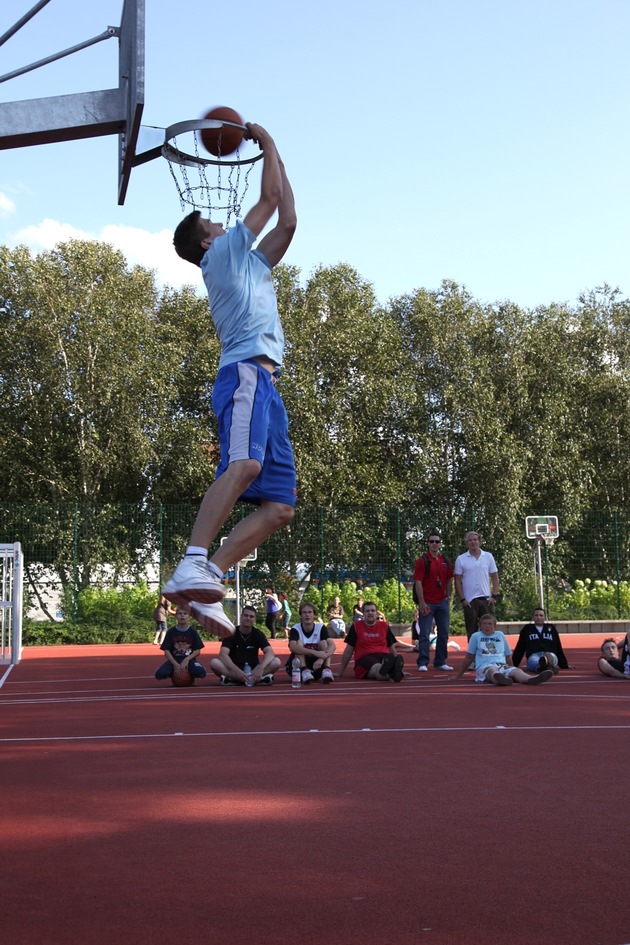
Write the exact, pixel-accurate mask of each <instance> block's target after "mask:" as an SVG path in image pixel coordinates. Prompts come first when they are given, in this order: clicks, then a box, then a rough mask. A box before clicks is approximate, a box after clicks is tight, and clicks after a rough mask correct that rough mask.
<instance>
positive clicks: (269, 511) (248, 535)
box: [211, 474, 295, 571]
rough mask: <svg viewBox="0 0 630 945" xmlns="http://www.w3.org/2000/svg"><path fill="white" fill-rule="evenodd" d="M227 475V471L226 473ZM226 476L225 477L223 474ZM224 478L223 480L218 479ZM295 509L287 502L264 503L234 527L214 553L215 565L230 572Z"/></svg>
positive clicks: (285, 523) (290, 519) (291, 516)
mask: <svg viewBox="0 0 630 945" xmlns="http://www.w3.org/2000/svg"><path fill="white" fill-rule="evenodd" d="M224 475H225V474H224ZM221 478H223V477H221ZM218 481H220V480H218ZM294 514H295V509H294V508H293V506H292V505H285V504H284V502H267V501H266V502H263V503H261V505H260V508H258V509H256V511H255V512H252V513H251V514H250V515H248V516H247V517H246V518H244V519H242V520H241V521H240V522H239V523H238V524H237V525H235V526H234V528H233V529H232V531H231V532H230V534H229V535H228V537H227V539H226V541H224V542H223V544H222V545H221V547H220V548H219V550H218V551H217V552H216V554H214V555H213V556H212V559H211V560H212V562H213V564H216V566H217V567H218V568H220V569H221V571H227V570H228V568H231V567H232V566H233V565H234V564H236V562H237V561H241V560H242V559H243V558H244V557H245V556H246V555H248V554H250V553H251V552H252V551H253V550H254V548H258V546H259V545H262V543H263V542H264V541H265V540H266V539H267V538H269V536H270V535H273V534H274V532H277V531H278V529H280V528H282V527H283V526H284V525H288V523H289V522H291V521H292V520H293V516H294Z"/></svg>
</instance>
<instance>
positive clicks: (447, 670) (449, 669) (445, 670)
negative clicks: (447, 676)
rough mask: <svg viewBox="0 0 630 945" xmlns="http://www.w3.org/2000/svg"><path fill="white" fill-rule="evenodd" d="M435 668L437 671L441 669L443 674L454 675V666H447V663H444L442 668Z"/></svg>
mask: <svg viewBox="0 0 630 945" xmlns="http://www.w3.org/2000/svg"><path fill="white" fill-rule="evenodd" d="M434 668H435V669H441V670H442V672H443V673H452V672H453V667H452V666H447V665H446V663H442V665H441V666H435V667H434Z"/></svg>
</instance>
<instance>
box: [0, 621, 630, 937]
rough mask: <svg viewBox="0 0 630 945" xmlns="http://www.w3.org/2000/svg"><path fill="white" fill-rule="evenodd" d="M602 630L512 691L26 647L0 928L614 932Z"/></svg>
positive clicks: (10, 704) (621, 738) (427, 679)
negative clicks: (274, 676) (192, 667)
mask: <svg viewBox="0 0 630 945" xmlns="http://www.w3.org/2000/svg"><path fill="white" fill-rule="evenodd" d="M599 641H600V638H599V637H595V636H594V635H592V636H588V637H583V636H579V637H565V638H564V643H565V650H566V651H567V655H568V659H569V662H570V663H574V664H576V666H577V669H576V670H573V671H567V672H563V673H561V674H560V675H559V676H558V677H556V678H555V679H554V680H553V681H552V682H551V683H549V684H548V685H546V686H542V687H538V688H535V687H532V688H528V687H525V686H516V685H515V686H513V687H511V688H509V689H499V688H496V687H490V686H477V685H476V684H475V683H474V681H473V675H472V674H467V676H466V677H465V678H464V679H462V680H461V681H459V682H456V681H454V680H452V679H449V678H448V676H447V674H445V673H438V672H435V671H430V672H429V673H427V674H422V675H418V674H417V673H415V675H411V676H410V677H409V678H406V679H405V680H404V681H403V682H402V683H401V684H400V685H395V684H394V683H387V684H379V683H373V682H359V681H356V680H354V679H352V678H350V677H349V678H348V679H343V680H336V681H335V682H334V683H333V684H332V685H331V686H328V687H324V686H322V685H313V686H310V687H303V688H302V689H301V690H300V691H298V692H295V691H293V690H292V689H291V688H290V684H289V681H288V677H287V678H286V679H285V678H284V674H283V673H279V674H278V682H277V684H276V685H275V686H274V687H272V688H269V689H260V688H256V689H254V690H246V689H240V688H239V689H223V688H221V687H219V686H218V685H217V682H216V680H214V679H212V680H207V681H204V682H203V683H202V684H201V685H197V686H196V687H195V688H194V689H184V690H182V689H174V688H172V687H171V686H170V685H168V684H162V683H157V682H156V681H155V680H154V679H153V678H152V673H153V671H154V669H155V668H156V667H157V665H158V663H159V662H160V660H159V655H158V653H157V650H156V648H154V647H151V646H150V645H145V646H117V647H97V646H94V647H58V648H33V649H29V650H27V651H26V652H25V654H24V659H23V661H22V662H21V663H20V664H19V666H17V667H15V668H14V669H13V670H12V671H11V672H10V673H9V674H8V675H7V676H5V678H4V684H3V685H2V687H1V688H0V704H1V719H2V722H1V730H0V751H1V755H2V757H1V767H0V770H1V772H2V778H1V785H2V798H3V805H2V811H1V813H0V837H1V838H2V839H1V842H2V857H1V860H0V863H1V865H0V880H1V882H2V903H3V908H2V941H3V942H6V943H7V945H40V943H41V945H73V943H79V942H80V943H89V945H119V943H121V945H123V943H124V945H145V943H147V945H149V943H150V945H172V943H176V942H178V941H180V940H181V941H189V942H193V943H195V945H201V943H203V945H205V943H217V945H218V943H221V945H246V943H247V945H251V943H252V942H254V943H256V945H279V943H298V945H354V943H360V945H419V943H425V942H426V943H427V945H543V943H545V945H547V943H554V945H624V943H627V942H630V906H628V897H627V895H625V894H624V890H625V886H626V883H627V876H628V867H629V865H630V863H629V860H630V856H629V843H628V832H627V828H626V826H625V820H626V818H625V816H624V809H625V795H626V792H627V785H628V783H629V775H630V772H629V770H628V768H629V763H628V755H629V753H628V740H629V734H630V711H629V710H630V685H629V684H628V683H626V682H625V681H623V680H620V681H615V680H610V679H605V678H604V677H602V676H600V675H599V674H598V673H597V671H596V669H595V661H596V654H597V647H598V644H599ZM216 648H217V645H216V644H215V645H214V646H213V645H212V644H210V645H208V646H207V647H206V649H205V650H204V653H203V657H202V658H203V660H204V662H206V664H207V654H211V653H212V652H213V651H214V650H216ZM276 650H277V651H278V653H279V654H284V653H286V646H285V644H284V643H280V644H278V645H277V646H276ZM449 659H450V661H451V662H452V663H454V664H455V665H458V663H459V661H460V660H461V659H462V655H461V654H456V655H453V656H452V657H451V656H449ZM406 660H407V667H406V668H407V669H408V670H409V671H410V672H411V673H412V674H413V673H414V672H415V663H414V660H413V655H412V654H407V656H406Z"/></svg>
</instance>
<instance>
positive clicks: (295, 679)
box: [291, 657, 302, 689]
mask: <svg viewBox="0 0 630 945" xmlns="http://www.w3.org/2000/svg"><path fill="white" fill-rule="evenodd" d="M291 685H292V686H293V688H294V689H299V688H300V686H301V685H302V667H301V666H300V661H299V659H298V658H297V657H296V658H295V659H294V660H293V662H292V663H291Z"/></svg>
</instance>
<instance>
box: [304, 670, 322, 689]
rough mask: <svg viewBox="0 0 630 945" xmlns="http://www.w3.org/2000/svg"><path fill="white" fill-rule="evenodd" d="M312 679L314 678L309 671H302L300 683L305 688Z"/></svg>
mask: <svg viewBox="0 0 630 945" xmlns="http://www.w3.org/2000/svg"><path fill="white" fill-rule="evenodd" d="M322 675H323V674H322ZM314 679H315V677H314V676H313V674H312V672H311V671H310V669H303V670H302V682H303V683H304V685H305V686H308V684H309V683H312V682H313V680H314Z"/></svg>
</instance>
